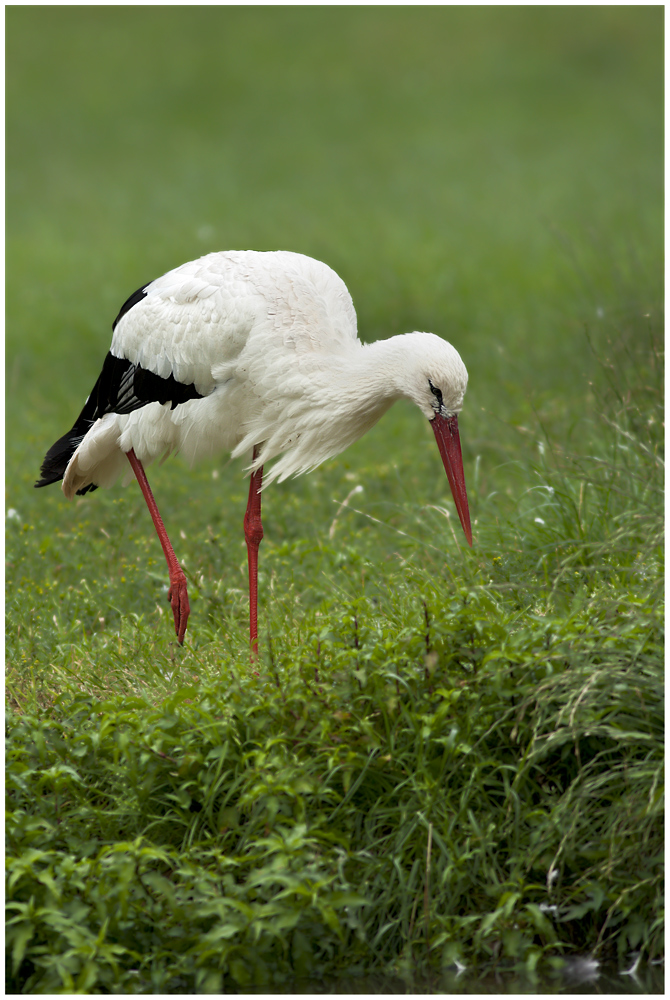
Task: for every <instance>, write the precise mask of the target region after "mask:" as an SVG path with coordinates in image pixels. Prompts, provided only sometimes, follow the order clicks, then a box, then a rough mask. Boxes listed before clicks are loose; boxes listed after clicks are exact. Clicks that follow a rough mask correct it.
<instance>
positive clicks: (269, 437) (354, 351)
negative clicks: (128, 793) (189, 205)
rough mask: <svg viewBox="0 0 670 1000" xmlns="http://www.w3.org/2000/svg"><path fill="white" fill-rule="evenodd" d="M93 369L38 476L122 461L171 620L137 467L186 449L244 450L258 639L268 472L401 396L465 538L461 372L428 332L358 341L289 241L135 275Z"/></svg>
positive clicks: (320, 270)
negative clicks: (80, 402)
mask: <svg viewBox="0 0 670 1000" xmlns="http://www.w3.org/2000/svg"><path fill="white" fill-rule="evenodd" d="M113 331H114V333H113V337H112V346H111V349H110V351H109V353H108V354H107V357H106V358H105V362H104V364H103V367H102V372H101V374H100V377H99V378H98V381H97V382H96V383H95V386H94V387H93V392H92V393H91V395H90V396H89V397H88V399H87V401H86V404H85V405H84V408H83V410H82V411H81V413H80V414H79V416H78V417H77V420H76V421H75V424H74V426H73V428H72V430H70V431H68V433H67V434H65V435H64V436H63V437H62V438H59V440H58V441H56V443H55V444H54V445H53V446H52V447H51V448H50V449H49V451H48V452H47V455H46V457H45V459H44V462H43V464H42V470H41V474H42V478H41V479H40V480H39V482H37V483H36V484H35V485H36V486H47V485H49V484H50V483H54V482H58V480H60V479H62V480H63V493H64V494H65V496H66V497H68V499H71V498H72V497H73V496H74V495H75V494H83V493H87V492H89V491H90V490H94V489H96V488H97V487H98V486H103V487H109V486H112V485H113V483H114V482H115V481H116V480H117V478H118V477H119V476H120V475H121V474H122V473H123V471H124V470H125V469H128V466H127V465H126V459H128V461H129V462H130V465H131V467H132V471H130V470H129V472H128V475H127V476H126V477H125V482H128V481H129V480H130V479H131V478H132V474H133V472H134V474H135V476H136V477H137V480H138V482H139V484H140V488H141V489H142V493H143V494H144V498H145V500H146V502H147V505H148V507H149V510H150V512H151V517H152V519H153V522H154V525H155V528H156V531H157V533H158V537H159V539H160V541H161V545H162V546H163V551H164V553H165V557H166V559H167V564H168V570H169V576H170V590H169V592H168V599H169V601H170V603H171V606H172V612H173V614H174V623H175V631H176V633H177V637H178V639H179V642H180V643H181V642H183V640H184V635H185V633H186V625H187V621H188V616H189V611H190V609H189V603H188V594H187V590H186V576H185V575H184V571H183V570H182V568H181V566H180V565H179V563H178V561H177V558H176V556H175V553H174V549H173V548H172V545H171V544H170V540H169V538H168V536H167V532H166V530H165V527H164V525H163V521H162V519H161V516H160V514H159V512H158V508H157V506H156V503H155V500H154V498H153V495H152V493H151V490H150V488H149V483H148V481H147V478H146V474H145V472H144V468H143V465H146V464H148V463H149V462H152V461H153V460H154V459H156V458H159V457H161V456H164V455H167V454H169V453H170V452H173V451H174V452H176V451H181V452H182V453H183V454H184V455H185V456H186V458H187V459H188V460H189V461H190V462H194V461H196V460H197V459H199V458H203V457H205V456H211V455H214V454H216V453H217V452H220V451H231V452H232V455H233V457H234V458H236V457H238V456H240V455H245V454H247V455H251V456H252V458H251V463H250V465H249V470H250V473H251V483H250V487H249V501H248V504H247V510H246V514H245V518H244V533H245V538H246V542H247V550H248V559H249V613H250V638H251V646H252V649H253V650H254V652H255V651H256V650H257V645H258V638H257V636H258V611H257V600H258V588H257V576H258V546H259V544H260V542H261V539H262V537H263V526H262V523H261V487H262V485H263V467H264V465H265V464H266V463H267V462H268V461H269V460H270V459H273V458H275V457H276V456H281V457H280V458H279V459H278V460H277V461H276V462H275V463H274V465H273V466H272V468H271V470H270V472H269V474H268V475H266V477H265V485H267V484H268V483H270V482H272V480H273V479H278V480H279V482H281V481H282V480H284V479H286V477H287V476H291V475H299V474H300V473H303V472H308V471H309V470H311V469H313V468H315V467H316V466H317V465H319V464H320V463H321V462H323V461H324V460H325V459H327V458H330V457H332V456H333V455H336V454H338V452H340V451H342V450H343V449H344V448H346V447H347V446H348V445H350V444H352V442H354V441H356V440H357V439H358V438H359V437H361V435H362V434H364V433H365V432H366V431H367V430H369V429H370V427H372V426H373V424H375V423H376V422H377V421H378V420H379V418H380V417H381V416H382V414H384V413H385V412H386V410H387V409H388V408H389V407H390V406H391V404H392V403H393V402H394V401H395V400H396V399H400V398H405V399H410V400H412V401H413V402H414V403H416V405H417V406H418V407H419V409H420V410H421V411H422V412H423V413H424V414H425V416H426V417H427V418H428V420H429V421H430V424H431V427H432V428H433V431H434V432H435V437H436V439H437V445H438V448H439V450H440V454H441V456H442V461H443V463H444V467H445V470H446V473H447V477H448V479H449V484H450V486H451V491H452V494H453V497H454V501H455V504H456V509H457V511H458V514H459V517H460V520H461V524H462V526H463V530H464V532H465V536H466V538H467V541H468V544H470V545H472V533H471V529H470V514H469V510H468V500H467V494H466V489H465V477H464V473H463V460H462V458H461V445H460V439H459V434H458V417H457V415H458V413H459V412H460V409H461V407H462V405H463V396H464V394H465V389H466V386H467V381H468V374H467V371H466V369H465V366H464V364H463V362H462V361H461V358H460V356H459V354H458V352H457V351H456V350H455V349H454V348H453V347H452V346H451V344H448V343H447V342H446V341H444V340H442V339H440V338H439V337H437V336H435V335H434V334H432V333H406V334H402V335H400V336H395V337H391V338H389V339H388V340H379V341H377V342H376V343H373V344H362V343H361V342H360V341H359V339H358V334H357V331H356V313H355V311H354V306H353V303H352V301H351V296H350V295H349V292H348V291H347V288H346V285H345V284H344V282H343V281H342V280H341V279H340V278H339V277H338V275H337V274H335V272H334V271H332V270H331V269H330V268H329V267H327V266H326V265H325V264H322V263H320V262H319V261H317V260H313V259H312V258H311V257H305V256H303V255H302V254H297V253H290V252H288V251H277V252H272V253H259V252H256V251H253V250H241V251H227V252H223V253H210V254H207V255H206V256H205V257H201V258H200V259H199V260H194V261H191V262H189V263H187V264H182V266H181V267H177V268H175V269H174V270H173V271H169V272H168V273H167V274H164V275H163V277H162V278H158V279H157V280H156V281H152V282H150V284H148V285H144V286H143V287H142V288H140V289H139V290H138V291H137V292H135V293H134V294H133V295H131V296H130V298H129V299H128V300H127V301H126V302H125V303H124V305H123V306H122V307H121V311H120V312H119V315H118V316H117V318H116V320H115V322H114V326H113Z"/></svg>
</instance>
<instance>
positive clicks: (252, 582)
mask: <svg viewBox="0 0 670 1000" xmlns="http://www.w3.org/2000/svg"><path fill="white" fill-rule="evenodd" d="M257 454H258V448H257V447H256V448H254V458H256V455H257ZM262 485H263V466H262V465H261V467H260V469H258V471H257V472H254V473H253V474H252V476H251V481H250V483H249V501H248V503H247V512H246V514H245V515H244V537H245V538H246V540H247V556H248V559H249V639H250V642H251V651H252V653H253V654H254V655H256V654H257V653H258V546H259V545H260V544H261V541H262V538H263V524H262V522H261V493H260V489H261V486H262Z"/></svg>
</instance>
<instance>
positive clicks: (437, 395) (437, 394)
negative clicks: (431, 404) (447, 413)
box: [428, 379, 442, 410]
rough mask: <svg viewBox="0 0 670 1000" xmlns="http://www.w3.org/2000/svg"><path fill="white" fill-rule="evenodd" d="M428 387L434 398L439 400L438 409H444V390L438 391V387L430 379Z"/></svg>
mask: <svg viewBox="0 0 670 1000" xmlns="http://www.w3.org/2000/svg"><path fill="white" fill-rule="evenodd" d="M428 385H429V386H430V391H431V392H432V394H433V396H435V399H436V400H437V409H438V410H441V409H442V390H441V389H438V388H437V386H436V385H433V383H432V382H431V381H430V379H428Z"/></svg>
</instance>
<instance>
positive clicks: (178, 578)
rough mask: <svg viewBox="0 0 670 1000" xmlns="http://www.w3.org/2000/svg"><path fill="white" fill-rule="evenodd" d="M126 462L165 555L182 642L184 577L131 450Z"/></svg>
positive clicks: (170, 598) (185, 618)
mask: <svg viewBox="0 0 670 1000" xmlns="http://www.w3.org/2000/svg"><path fill="white" fill-rule="evenodd" d="M128 461H129V462H130V464H131V465H132V467H133V472H134V473H135V475H136V477H137V482H138V483H139V484H140V489H141V490H142V493H143V494H144V499H145V500H146V502H147V507H148V508H149V513H150V514H151V519H152V520H153V522H154V527H155V529H156V534H157V535H158V538H159V539H160V543H161V545H162V546H163V552H164V553H165V558H166V560H167V564H168V572H169V574H170V589H169V591H168V601H169V602H170V604H171V605H172V614H173V615H174V628H175V632H176V633H177V638H178V639H179V642H183V641H184V636H185V634H186V623H187V622H188V616H189V614H190V611H191V609H190V607H189V605H188V593H187V591H186V575H185V573H184V571H183V569H182V568H181V566H180V565H179V563H178V562H177V557H176V555H175V554H174V549H173V548H172V545H171V543H170V539H169V538H168V534H167V531H166V530H165V525H164V524H163V518H162V517H161V516H160V513H159V511H158V507H157V506H156V501H155V500H154V495H153V493H152V492H151V487H150V486H149V481H148V479H147V475H146V472H145V471H144V469H143V467H142V463H141V462H140V460H139V458H138V457H137V455H136V454H135V452H134V451H133V449H132V448H131V449H130V451H129V452H128Z"/></svg>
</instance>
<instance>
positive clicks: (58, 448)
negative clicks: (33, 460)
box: [35, 423, 91, 486]
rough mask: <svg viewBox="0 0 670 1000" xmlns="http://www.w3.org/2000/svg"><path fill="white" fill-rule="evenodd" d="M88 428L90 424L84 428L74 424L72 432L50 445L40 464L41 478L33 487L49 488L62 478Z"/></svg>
mask: <svg viewBox="0 0 670 1000" xmlns="http://www.w3.org/2000/svg"><path fill="white" fill-rule="evenodd" d="M90 426H91V424H90V423H87V424H86V426H82V424H80V423H76V424H75V425H74V427H73V428H72V430H70V431H68V432H67V434H63V437H61V438H58V440H57V441H56V443H55V444H52V445H51V447H50V448H49V450H48V452H47V453H46V455H45V457H44V461H43V462H42V468H41V470H40V472H41V475H42V478H41V479H40V480H38V482H36V483H35V486H50V485H51V483H57V482H58V481H59V480H61V479H62V478H63V476H64V475H65V470H66V469H67V464H68V462H69V461H70V459H71V458H72V456H73V455H74V453H75V451H76V450H77V448H78V447H79V445H80V444H81V442H82V441H83V440H84V436H85V435H86V432H87V431H88V429H89V427H90Z"/></svg>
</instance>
